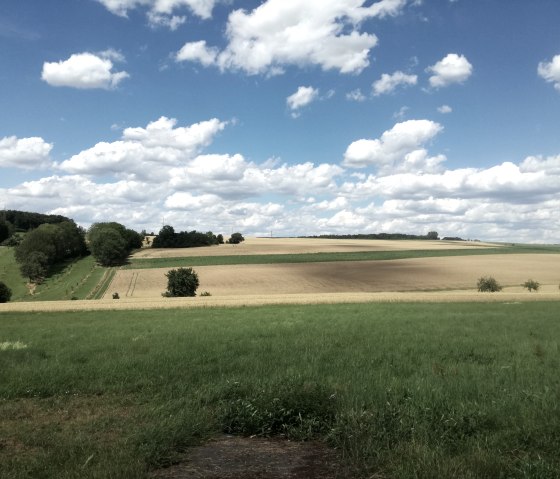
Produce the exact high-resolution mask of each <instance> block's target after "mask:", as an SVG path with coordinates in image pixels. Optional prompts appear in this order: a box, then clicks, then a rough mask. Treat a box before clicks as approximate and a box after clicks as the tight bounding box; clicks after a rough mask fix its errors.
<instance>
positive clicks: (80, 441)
mask: <svg viewBox="0 0 560 479" xmlns="http://www.w3.org/2000/svg"><path fill="white" fill-rule="evenodd" d="M559 305H560V303H559V302H533V303H516V302H514V303H495V304H467V303H456V304H454V305H453V307H449V305H445V304H436V303H433V304H418V303H399V304H387V303H380V304H343V305H342V304H341V305H308V306H285V305H283V306H267V307H245V308H206V309H192V310H189V309H175V310H166V311H159V310H150V311H135V312H133V313H131V312H130V311H113V312H110V313H108V312H95V311H90V312H87V311H82V312H66V313H46V312H37V313H9V312H3V313H1V314H0V477H3V478H4V477H5V478H13V479H15V478H18V479H19V478H52V477H57V478H75V477H80V478H110V477H111V478H117V477H118V478H148V477H151V476H152V474H153V473H154V471H157V470H158V469H160V468H162V467H165V466H170V465H172V464H174V463H175V462H177V461H181V460H183V459H184V455H183V454H184V452H185V451H187V450H188V449H189V448H190V447H191V446H194V445H197V444H200V443H203V442H205V441H207V440H208V439H209V438H212V437H216V436H219V435H221V434H223V433H230V434H236V435H248V436H251V435H256V436H260V435H282V436H283V437H287V438H290V439H293V440H294V441H297V440H309V439H316V440H319V441H322V442H324V443H326V444H328V445H329V446H330V447H331V448H332V449H333V450H335V451H337V453H338V456H337V457H338V460H339V462H340V467H341V471H346V474H349V476H350V477H356V478H361V477H363V478H366V477H367V478H371V477H379V478H411V477H417V478H447V477H454V478H500V477H502V478H506V477H507V478H543V479H548V478H551V479H552V478H557V477H559V476H558V471H560V459H559V456H558V450H560V376H559V375H558V367H559V366H560V342H559V338H560V322H559V321H558V306H559ZM348 471H350V472H348Z"/></svg>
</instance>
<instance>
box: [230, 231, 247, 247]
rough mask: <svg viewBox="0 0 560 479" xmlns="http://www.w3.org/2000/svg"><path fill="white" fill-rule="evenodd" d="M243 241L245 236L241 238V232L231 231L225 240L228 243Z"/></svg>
mask: <svg viewBox="0 0 560 479" xmlns="http://www.w3.org/2000/svg"><path fill="white" fill-rule="evenodd" d="M243 241H245V238H243V235H242V234H241V233H233V234H232V235H231V236H230V238H229V239H228V241H227V242H228V243H229V244H239V243H241V242H243Z"/></svg>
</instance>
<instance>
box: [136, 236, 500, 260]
mask: <svg viewBox="0 0 560 479" xmlns="http://www.w3.org/2000/svg"><path fill="white" fill-rule="evenodd" d="M498 246H501V245H497V244H492V243H482V242H474V241H427V240H398V241H389V240H339V239H320V238H247V239H246V240H245V241H244V242H243V243H241V244H238V245H230V244H224V245H219V246H207V247H201V248H166V249H152V248H144V249H142V250H140V251H137V252H136V253H134V255H133V256H132V257H133V258H180V257H183V256H236V255H238V256H245V255H263V254H306V253H349V252H359V251H404V250H439V249H465V248H489V247H498Z"/></svg>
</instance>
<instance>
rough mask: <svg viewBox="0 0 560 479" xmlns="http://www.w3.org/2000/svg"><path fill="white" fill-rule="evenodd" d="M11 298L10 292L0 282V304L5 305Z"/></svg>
mask: <svg viewBox="0 0 560 479" xmlns="http://www.w3.org/2000/svg"><path fill="white" fill-rule="evenodd" d="M11 297H12V290H11V289H10V288H8V287H7V286H6V285H5V284H4V283H3V282H2V281H0V303H7V302H8V301H10V299H11Z"/></svg>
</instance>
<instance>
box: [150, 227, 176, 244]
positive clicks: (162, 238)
mask: <svg viewBox="0 0 560 479" xmlns="http://www.w3.org/2000/svg"><path fill="white" fill-rule="evenodd" d="M176 242H177V241H176V238H175V229H174V228H173V226H170V225H165V226H163V227H162V228H161V229H160V230H159V233H158V235H157V236H156V237H155V238H154V239H153V241H152V248H174V247H175V244H176Z"/></svg>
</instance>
